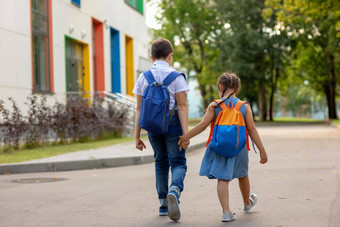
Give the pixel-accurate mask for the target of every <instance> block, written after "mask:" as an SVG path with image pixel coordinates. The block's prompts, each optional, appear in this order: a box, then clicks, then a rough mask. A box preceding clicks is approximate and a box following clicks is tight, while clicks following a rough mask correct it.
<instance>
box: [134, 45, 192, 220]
mask: <svg viewBox="0 0 340 227" xmlns="http://www.w3.org/2000/svg"><path fill="white" fill-rule="evenodd" d="M172 55H173V48H172V45H171V43H170V41H169V40H166V39H158V40H156V41H154V42H153V43H152V46H151V60H152V62H153V63H154V64H153V66H152V67H151V68H150V70H151V72H152V75H153V77H154V78H155V80H156V82H158V83H161V82H162V81H163V80H164V79H165V78H166V77H167V76H168V75H169V74H170V73H171V72H172V71H175V70H174V69H173V68H172V67H171V65H172V60H173V59H172ZM148 85H149V83H148V82H147V80H146V78H145V76H144V74H143V73H142V74H141V75H140V76H139V78H138V80H137V83H136V84H135V87H134V89H133V93H134V94H135V95H136V97H137V107H136V117H135V139H136V148H137V149H139V150H141V151H142V150H143V148H146V146H145V144H144V142H143V141H142V140H141V139H140V131H141V128H140V126H139V124H138V121H139V115H140V109H141V102H142V95H143V92H144V90H145V89H146V88H147V87H148ZM168 90H169V94H170V105H169V109H170V111H171V110H172V109H173V107H174V105H177V109H176V110H175V111H174V113H172V114H173V116H172V117H171V119H170V122H169V129H168V133H166V134H160V135H153V134H151V133H150V132H149V133H148V138H149V141H150V143H151V145H152V149H153V151H154V158H155V172H156V189H157V193H158V198H159V201H160V207H159V215H160V216H166V215H168V216H169V218H170V219H172V220H174V221H178V220H179V219H180V216H181V214H180V210H179V201H178V199H179V197H180V195H181V192H182V191H183V181H184V177H185V174H186V170H187V166H186V158H185V150H184V149H182V150H181V151H180V150H179V146H178V141H179V136H181V135H182V134H186V133H187V132H188V106H187V103H186V97H185V94H186V92H188V91H189V88H188V85H187V83H186V81H185V77H184V76H183V75H179V76H177V77H176V79H174V80H173V81H172V82H171V83H170V84H169V86H168ZM172 114H171V115H172ZM188 145H189V144H188V143H187V144H185V146H184V148H186V147H187V146H188ZM170 167H171V173H172V174H171V176H172V178H171V185H170V188H169V187H168V180H169V168H170Z"/></svg>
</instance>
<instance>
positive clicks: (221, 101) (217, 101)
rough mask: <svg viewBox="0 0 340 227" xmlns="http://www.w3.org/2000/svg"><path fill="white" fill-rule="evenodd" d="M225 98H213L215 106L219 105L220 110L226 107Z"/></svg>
mask: <svg viewBox="0 0 340 227" xmlns="http://www.w3.org/2000/svg"><path fill="white" fill-rule="evenodd" d="M224 101H225V100H222V99H218V100H214V102H216V105H217V106H220V107H221V109H222V110H225V109H227V105H226V104H225V103H224Z"/></svg>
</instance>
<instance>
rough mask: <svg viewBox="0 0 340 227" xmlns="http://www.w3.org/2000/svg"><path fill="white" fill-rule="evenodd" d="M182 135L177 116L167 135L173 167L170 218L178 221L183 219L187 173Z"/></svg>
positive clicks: (167, 144) (169, 199) (170, 189)
mask: <svg viewBox="0 0 340 227" xmlns="http://www.w3.org/2000/svg"><path fill="white" fill-rule="evenodd" d="M180 135H182V129H181V125H180V122H179V119H178V116H177V115H174V116H173V118H172V121H171V122H170V123H169V132H168V134H167V135H166V146H167V152H168V157H169V162H170V167H171V186H170V188H169V194H168V196H167V199H168V205H169V218H170V219H172V220H174V221H178V220H179V219H180V217H181V212H180V209H179V200H178V199H179V197H180V196H181V192H182V191H183V188H184V186H183V181H184V177H185V174H186V171H187V165H186V158H185V150H181V151H180V150H179V146H178V140H179V136H180Z"/></svg>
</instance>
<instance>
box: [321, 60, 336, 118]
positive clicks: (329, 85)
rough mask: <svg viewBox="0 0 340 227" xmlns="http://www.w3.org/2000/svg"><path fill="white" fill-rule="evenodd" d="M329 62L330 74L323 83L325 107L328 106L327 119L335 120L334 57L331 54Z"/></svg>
mask: <svg viewBox="0 0 340 227" xmlns="http://www.w3.org/2000/svg"><path fill="white" fill-rule="evenodd" d="M329 60H330V65H331V68H330V72H329V78H328V79H327V80H326V81H325V84H324V91H325V94H326V98H327V106H328V118H329V119H337V118H338V116H337V113H336V112H337V111H336V102H335V96H336V90H335V89H336V79H335V66H334V56H333V55H332V54H331V55H330V56H329Z"/></svg>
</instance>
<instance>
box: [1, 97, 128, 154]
mask: <svg viewBox="0 0 340 227" xmlns="http://www.w3.org/2000/svg"><path fill="white" fill-rule="evenodd" d="M9 100H10V102H11V104H12V110H11V111H10V110H7V109H6V108H5V106H4V102H3V101H2V100H0V116H1V118H0V138H1V141H0V142H1V143H2V144H3V147H4V151H5V152H8V151H11V150H17V149H19V145H20V143H22V144H23V145H24V147H25V148H36V147H39V146H45V145H48V144H51V143H67V142H87V141H91V140H98V139H107V138H112V137H121V136H122V135H123V132H124V129H125V126H126V124H127V122H128V110H127V108H126V107H125V106H124V105H121V104H119V103H112V102H108V103H104V99H103V97H99V96H96V97H94V99H93V101H92V103H91V104H89V100H87V99H85V98H82V97H79V96H69V97H68V98H67V101H66V104H63V103H59V102H56V103H55V104H54V105H53V106H48V105H47V101H46V97H45V96H42V97H38V96H35V95H32V96H29V97H28V98H27V102H26V105H27V106H28V112H27V115H26V116H23V115H22V114H21V111H20V109H19V108H18V107H17V105H16V103H15V101H14V100H13V99H12V98H10V99H9ZM104 106H105V107H104Z"/></svg>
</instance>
